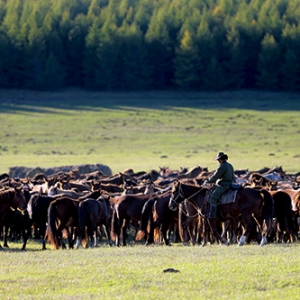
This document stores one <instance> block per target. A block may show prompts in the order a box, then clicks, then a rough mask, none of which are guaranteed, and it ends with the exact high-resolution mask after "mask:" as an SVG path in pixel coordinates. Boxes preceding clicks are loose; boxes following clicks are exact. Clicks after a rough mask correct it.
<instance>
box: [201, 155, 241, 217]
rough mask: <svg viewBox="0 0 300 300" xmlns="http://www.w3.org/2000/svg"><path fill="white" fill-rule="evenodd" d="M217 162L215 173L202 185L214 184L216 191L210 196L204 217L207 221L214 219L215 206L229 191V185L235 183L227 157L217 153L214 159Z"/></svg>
mask: <svg viewBox="0 0 300 300" xmlns="http://www.w3.org/2000/svg"><path fill="white" fill-rule="evenodd" d="M214 159H215V160H217V161H218V162H219V167H218V169H217V170H216V171H215V173H214V175H212V176H211V177H210V178H208V179H207V180H206V181H205V182H204V185H205V184H207V183H216V184H217V187H216V189H215V190H214V191H213V192H212V193H211V194H210V197H209V203H210V211H209V214H207V215H205V217H206V218H208V219H215V218H216V214H217V205H218V202H219V200H220V198H221V196H222V194H223V193H224V192H226V191H227V190H229V189H230V187H231V184H232V183H233V182H235V177H234V170H233V167H232V165H231V164H230V163H229V162H228V161H227V160H228V156H227V154H226V153H224V152H219V153H218V155H217V156H216V157H215V158H214Z"/></svg>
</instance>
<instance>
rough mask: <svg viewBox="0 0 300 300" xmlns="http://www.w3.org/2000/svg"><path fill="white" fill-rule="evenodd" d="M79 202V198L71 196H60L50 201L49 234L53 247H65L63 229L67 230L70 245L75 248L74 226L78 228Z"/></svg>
mask: <svg viewBox="0 0 300 300" xmlns="http://www.w3.org/2000/svg"><path fill="white" fill-rule="evenodd" d="M79 203H80V202H79V200H77V199H72V198H69V197H60V198H58V199H56V200H54V201H52V202H51V203H50V205H49V208H48V226H47V235H48V241H49V242H50V244H51V245H52V247H53V249H58V248H59V247H60V246H62V248H65V245H64V243H63V241H62V236H63V230H66V231H67V234H68V242H69V247H70V248H73V244H74V240H73V238H72V230H73V229H74V227H75V228H78V206H79ZM57 225H58V226H57Z"/></svg>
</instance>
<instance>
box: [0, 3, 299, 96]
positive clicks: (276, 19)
mask: <svg viewBox="0 0 300 300" xmlns="http://www.w3.org/2000/svg"><path fill="white" fill-rule="evenodd" d="M299 20H300V1H298V0H0V52H1V55H0V87H2V88H28V89H58V88H65V87H80V88H85V89H94V90H105V91H107V90H146V89H175V88H177V89H182V90H205V91H207V90H224V89H242V88H247V89H268V90H282V91H297V90H299V89H300V85H299V80H300V55H299V54H300V53H299V52H300V47H299V44H300V27H299Z"/></svg>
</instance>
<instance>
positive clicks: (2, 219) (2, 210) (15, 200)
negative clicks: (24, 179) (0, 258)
mask: <svg viewBox="0 0 300 300" xmlns="http://www.w3.org/2000/svg"><path fill="white" fill-rule="evenodd" d="M11 210H18V211H20V212H21V213H22V214H25V212H26V210H27V202H26V199H25V197H24V193H23V191H22V188H9V189H4V190H0V228H3V226H4V225H5V224H4V223H6V222H7V221H8V220H7V215H8V214H9V212H10V211H11ZM5 234H6V230H4V235H5ZM3 240H4V241H5V240H6V237H5V236H4V238H3ZM6 246H7V244H6ZM0 247H1V248H2V246H1V245H0ZM7 247H8V246H7Z"/></svg>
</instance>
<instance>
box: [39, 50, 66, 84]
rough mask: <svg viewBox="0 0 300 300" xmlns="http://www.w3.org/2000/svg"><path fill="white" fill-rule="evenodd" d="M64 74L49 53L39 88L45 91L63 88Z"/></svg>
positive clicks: (55, 59)
mask: <svg viewBox="0 0 300 300" xmlns="http://www.w3.org/2000/svg"><path fill="white" fill-rule="evenodd" d="M65 77H66V72H65V69H64V68H63V67H62V66H61V64H60V63H59V62H58V60H57V58H56V57H55V55H54V54H53V53H52V52H51V53H50V55H49V57H48V58H47V60H46V62H45V68H44V72H43V75H42V80H41V86H42V87H43V88H46V89H59V88H62V87H63V86H64V83H65Z"/></svg>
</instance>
